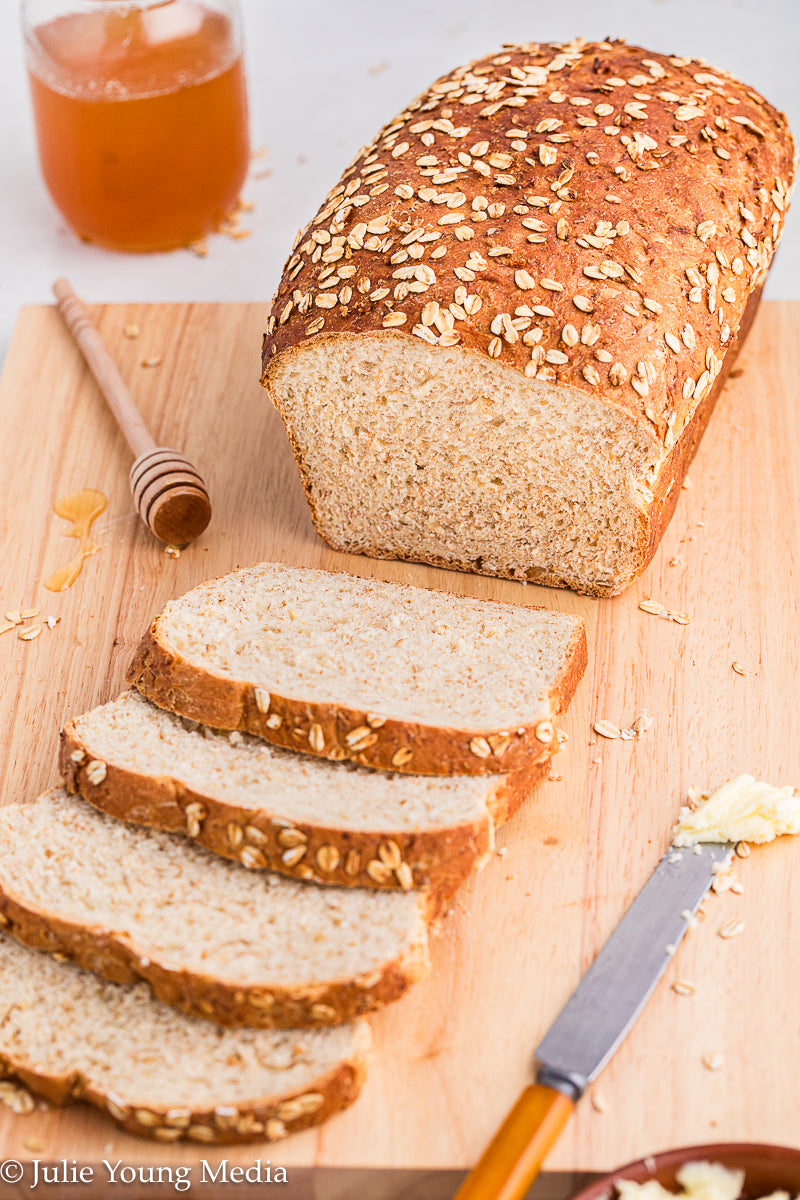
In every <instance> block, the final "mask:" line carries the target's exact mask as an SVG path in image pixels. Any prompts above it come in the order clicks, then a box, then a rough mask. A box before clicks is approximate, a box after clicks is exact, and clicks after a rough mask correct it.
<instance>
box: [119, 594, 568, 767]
mask: <svg viewBox="0 0 800 1200" xmlns="http://www.w3.org/2000/svg"><path fill="white" fill-rule="evenodd" d="M487 603H491V601H487ZM160 626H161V618H159V617H156V619H155V620H154V621H153V623H152V625H151V626H150V629H149V630H148V631H147V633H146V634H145V635H144V637H143V638H142V641H141V642H140V644H139V647H138V649H137V651H136V654H135V656H134V659H133V662H132V663H131V666H130V669H129V671H128V676H127V678H128V682H129V683H131V684H133V685H134V687H136V688H137V689H138V690H139V691H140V692H141V693H142V695H143V696H146V697H147V699H148V700H151V701H152V702H153V703H154V704H157V705H158V706H159V707H160V708H166V709H168V710H169V711H170V712H174V713H178V714H180V716H183V717H189V718H190V719H191V720H193V721H200V722H201V723H202V724H203V725H211V726H212V727H213V728H215V729H239V730H241V731H242V732H243V733H251V734H255V735H256V736H257V737H261V738H263V739H264V740H265V741H267V742H270V743H272V745H275V746H282V747H283V748H284V749H287V750H299V751H302V752H303V753H304V754H313V755H315V756H316V757H318V758H327V759H330V760H332V761H335V762H343V761H345V760H348V761H350V762H354V763H358V764H359V765H360V766H364V767H372V768H376V769H378V770H382V771H398V772H405V773H406V774H414V775H499V774H509V773H511V772H516V771H526V770H528V769H529V768H530V767H531V766H533V765H534V764H535V763H537V762H541V761H543V760H544V759H545V758H547V757H549V755H550V754H552V753H553V752H554V751H555V750H556V749H557V739H556V735H555V729H554V727H553V725H552V723H551V722H547V721H539V722H537V723H536V724H535V725H520V726H519V727H517V728H515V729H497V728H482V729H471V730H464V729H450V728H444V727H441V726H431V725H423V724H415V723H412V722H408V721H398V720H392V719H391V718H389V719H387V720H385V721H383V720H382V721H381V723H380V724H377V723H376V720H375V718H374V717H372V716H371V714H369V713H366V712H364V711H362V710H358V709H352V708H348V707H347V706H345V705H333V704H320V703H314V702H309V703H304V702H302V701H300V700H295V699H288V698H287V697H285V696H279V695H276V694H274V693H270V694H269V695H268V696H267V695H265V694H264V692H263V690H262V689H260V688H257V687H256V686H255V685H254V684H252V683H250V682H249V681H246V680H233V679H227V678H223V677H222V676H220V675H215V674H214V673H213V672H211V671H207V670H205V669H203V668H202V667H200V666H197V665H195V664H193V663H189V662H186V661H184V660H183V659H181V658H179V657H178V656H177V655H176V654H174V653H172V651H171V650H170V649H169V645H168V641H167V639H166V638H165V637H162V636H161V628H160ZM567 659H568V666H567V670H566V671H565V673H564V677H563V679H562V680H561V681H560V684H559V685H558V687H557V689H556V690H555V693H554V697H555V700H556V702H557V707H555V709H554V711H553V716H554V717H555V716H558V715H559V713H560V712H562V711H563V709H564V708H565V707H566V705H567V704H568V703H569V701H570V699H571V698H572V695H573V693H574V691H575V688H576V687H577V685H578V681H579V680H580V677H581V675H582V674H583V670H584V668H585V666H586V629H585V626H584V624H583V622H582V621H581V622H580V624H579V625H577V626H576V630H575V634H574V636H573V639H572V643H571V645H570V648H569V651H568V654H567ZM312 728H313V729H314V735H313V736H311V733H312ZM317 731H319V732H317ZM537 731H538V732H537Z"/></svg>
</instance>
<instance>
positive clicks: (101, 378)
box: [53, 279, 211, 546]
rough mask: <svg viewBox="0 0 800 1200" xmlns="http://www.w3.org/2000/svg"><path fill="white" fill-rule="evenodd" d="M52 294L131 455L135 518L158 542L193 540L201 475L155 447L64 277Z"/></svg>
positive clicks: (204, 497)
mask: <svg viewBox="0 0 800 1200" xmlns="http://www.w3.org/2000/svg"><path fill="white" fill-rule="evenodd" d="M53 294H54V295H55V298H56V301H57V304H58V310H59V312H60V313H61V315H62V317H63V318H64V321H65V323H66V325H67V328H68V329H69V331H70V333H71V334H72V336H73V337H74V338H75V341H76V342H77V345H78V348H79V350H80V351H81V353H82V355H83V357H84V358H85V359H86V362H87V363H88V365H89V369H90V370H91V372H92V374H93V375H94V377H95V379H96V380H97V384H98V386H99V388H100V391H101V392H102V393H103V395H104V396H105V398H106V402H107V404H108V407H109V408H110V409H111V411H112V413H113V414H114V417H115V418H116V421H117V424H118V425H119V427H120V429H121V430H122V432H123V434H124V435H125V439H126V441H127V443H128V445H129V446H130V448H131V450H132V451H133V454H134V455H135V459H136V461H135V462H134V464H133V466H132V467H131V471H130V485H131V495H132V496H133V503H134V505H135V507H136V509H137V511H138V513H139V516H140V517H141V518H142V520H143V521H144V523H145V525H146V526H147V528H148V529H149V530H151V532H152V533H154V534H155V535H156V537H157V538H160V539H161V541H162V542H167V543H168V544H169V545H172V546H185V545H187V544H188V543H189V542H193V541H194V539H195V538H197V537H199V536H200V534H201V533H202V532H203V530H204V529H205V528H206V526H207V525H208V522H209V521H210V520H211V501H210V500H209V498H208V490H207V489H206V485H205V483H204V482H203V478H202V476H201V475H200V473H199V472H198V471H197V470H196V469H195V467H193V466H192V464H191V463H190V462H189V460H188V459H186V458H184V456H183V455H182V454H179V453H178V451H177V450H171V449H169V448H167V447H165V446H157V445H156V442H155V440H154V438H153V436H152V435H151V433H150V430H149V429H148V428H147V426H146V425H145V423H144V420H143V418H142V414H141V413H140V412H139V410H138V408H137V407H136V404H135V402H134V399H133V397H132V396H131V394H130V392H129V391H128V389H127V387H126V386H125V384H124V383H123V381H122V376H121V375H120V373H119V371H118V370H117V367H116V364H115V362H114V360H113V359H112V357H111V355H110V354H109V353H108V350H107V349H106V347H105V344H104V343H103V339H102V337H101V336H100V332H99V330H98V329H97V326H96V325H95V323H94V321H93V320H92V318H91V317H90V316H89V313H88V311H87V309H86V306H85V305H84V304H83V303H82V302H81V301H80V300H79V299H78V297H77V296H76V295H75V292H74V291H73V290H72V288H71V287H70V285H69V283H68V282H67V280H66V279H57V280H56V282H55V283H54V284H53Z"/></svg>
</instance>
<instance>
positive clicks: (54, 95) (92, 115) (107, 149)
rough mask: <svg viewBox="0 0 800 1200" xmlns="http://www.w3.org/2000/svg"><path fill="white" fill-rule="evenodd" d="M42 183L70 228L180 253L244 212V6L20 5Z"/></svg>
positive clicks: (116, 244)
mask: <svg viewBox="0 0 800 1200" xmlns="http://www.w3.org/2000/svg"><path fill="white" fill-rule="evenodd" d="M22 27H23V34H24V38H25V48H26V60H27V66H28V75H29V79H30V86H31V95H32V99H33V111H34V117H35V122H36V132H37V138H38V143H39V156H40V160H41V166H42V173H43V175H44V179H45V183H46V184H47V187H48V190H49V192H50V195H51V196H52V198H53V201H54V202H55V204H56V206H57V207H58V209H59V210H60V212H61V213H62V215H63V216H64V217H65V219H66V220H67V222H68V224H69V225H70V226H71V227H72V229H74V231H75V232H76V233H77V234H78V235H79V236H80V237H81V238H83V239H85V240H87V241H90V242H97V243H98V244H100V245H102V246H107V247H110V248H111V249H114V250H130V251H153V250H170V249H174V248H175V247H178V246H185V245H188V244H189V243H191V242H194V241H196V240H198V239H199V238H202V237H203V236H204V235H205V234H207V233H209V232H211V231H212V230H213V229H214V228H216V227H218V226H219V225H220V224H221V223H222V222H223V221H224V220H225V219H226V218H227V217H228V216H230V215H231V213H232V212H233V211H234V209H235V208H236V204H237V201H238V198H239V192H240V190H241V187H242V185H243V183H244V180H245V177H246V175H247V170H248V165H249V159H250V145H249V136H248V117H247V93H246V87H245V77H244V63H243V56H242V41H241V25H240V17H239V11H238V6H237V4H236V0H23V3H22Z"/></svg>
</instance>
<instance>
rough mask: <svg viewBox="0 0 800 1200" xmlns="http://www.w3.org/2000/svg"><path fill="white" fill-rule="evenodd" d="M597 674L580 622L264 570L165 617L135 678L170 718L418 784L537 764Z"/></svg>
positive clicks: (292, 570)
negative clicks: (586, 675)
mask: <svg viewBox="0 0 800 1200" xmlns="http://www.w3.org/2000/svg"><path fill="white" fill-rule="evenodd" d="M585 665H586V634H585V630H584V625H583V622H582V621H581V619H580V618H579V617H574V616H568V615H567V614H564V613H557V612H549V611H547V610H545V609H536V608H527V607H524V606H521V605H519V606H518V605H514V604H501V603H498V602H486V601H480V600H473V599H468V598H465V597H456V596H452V595H449V594H446V593H443V592H436V591H430V590H427V589H424V588H416V587H410V586H408V585H403V584H395V583H383V582H381V581H379V580H374V579H361V578H358V577H356V576H352V575H345V574H330V573H329V572H327V571H312V570H307V569H305V568H302V567H285V566H281V565H279V564H277V563H262V564H260V565H258V566H254V567H248V568H246V569H244V570H239V571H235V572H233V573H232V574H231V575H226V576H223V577H222V578H220V579H215V580H210V581H209V582H207V583H203V584H201V585H200V586H199V587H196V588H194V589H193V590H192V591H191V592H188V593H187V594H186V595H185V596H183V597H181V599H179V600H173V601H172V602H171V603H169V604H167V606H166V608H165V609H164V610H163V612H162V613H161V615H160V616H159V617H156V619H155V620H154V621H153V623H152V625H151V627H150V629H149V631H148V633H147V634H146V635H145V638H144V640H143V641H142V643H141V645H140V646H139V649H138V651H137V653H136V656H135V658H134V661H133V664H132V666H131V669H130V671H129V675H128V678H129V681H130V682H132V683H133V684H134V685H135V686H136V687H137V688H138V689H139V691H140V692H142V694H143V695H145V696H147V697H148V699H150V700H152V701H154V703H156V704H158V705H160V706H161V707H162V708H167V709H170V710H171V711H172V712H176V713H179V714H180V715H181V716H185V717H190V718H191V719H192V720H196V721H201V722H202V723H203V724H205V725H211V726H213V727H215V728H218V729H238V730H243V731H246V732H248V733H254V734H258V735H259V736H260V737H263V738H265V739H266V740H267V741H269V742H272V743H274V744H276V745H280V746H285V747H287V748H289V749H292V750H302V751H304V752H306V753H309V754H315V755H318V756H320V757H323V758H328V759H331V760H333V761H342V760H345V759H349V760H351V761H353V762H357V763H360V764H362V765H364V766H369V767H378V768H382V769H384V770H397V771H404V772H408V773H413V774H422V775H460V774H464V775H485V774H490V773H505V772H510V771H513V770H518V769H522V768H525V769H527V768H528V767H530V766H531V764H532V763H533V762H536V761H539V760H541V759H543V758H545V757H547V756H548V755H549V754H550V753H551V752H552V751H553V750H554V749H555V748H556V747H557V744H558V739H557V734H556V730H555V726H554V724H553V721H554V718H555V717H556V716H557V715H558V713H560V712H561V711H562V710H563V708H564V707H565V706H566V704H567V703H568V702H569V700H570V698H571V697H572V694H573V692H574V690H575V687H576V685H577V683H578V680H579V679H580V677H581V674H582V672H583V669H584V667H585Z"/></svg>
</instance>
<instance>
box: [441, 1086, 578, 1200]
mask: <svg viewBox="0 0 800 1200" xmlns="http://www.w3.org/2000/svg"><path fill="white" fill-rule="evenodd" d="M574 1107H575V1103H574V1101H573V1100H571V1099H570V1098H569V1097H568V1096H565V1095H564V1094H563V1093H562V1092H557V1091H556V1090H555V1089H554V1088H549V1087H544V1086H543V1085H542V1084H540V1083H534V1084H531V1086H530V1087H527V1088H526V1089H525V1091H524V1092H523V1093H522V1095H521V1096H520V1098H519V1100H517V1103H516V1104H515V1105H514V1107H513V1108H512V1110H511V1112H510V1113H509V1114H508V1116H507V1117H506V1119H505V1121H504V1122H503V1124H502V1125H501V1126H500V1128H499V1129H498V1131H497V1133H496V1134H495V1135H494V1137H493V1139H492V1141H491V1143H490V1144H489V1146H488V1148H487V1149H486V1150H485V1151H484V1154H483V1157H482V1158H481V1160H480V1162H479V1163H478V1164H477V1166H476V1167H474V1168H473V1170H472V1171H470V1173H469V1175H468V1176H467V1178H466V1179H465V1180H464V1182H463V1183H462V1185H461V1187H460V1188H459V1189H458V1191H457V1192H456V1194H455V1196H454V1197H453V1200H522V1198H523V1197H524V1195H525V1193H526V1192H527V1190H528V1188H529V1187H530V1185H531V1184H532V1183H533V1181H534V1179H535V1178H536V1176H537V1175H538V1174H539V1170H540V1168H541V1165H542V1163H543V1162H544V1160H545V1158H546V1156H547V1155H548V1154H549V1152H550V1150H551V1148H552V1146H553V1145H554V1144H555V1142H556V1140H557V1138H558V1135H559V1134H560V1133H561V1130H562V1129H563V1128H564V1126H565V1125H566V1123H567V1121H568V1119H569V1117H570V1114H571V1113H572V1110H573V1108H574Z"/></svg>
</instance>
